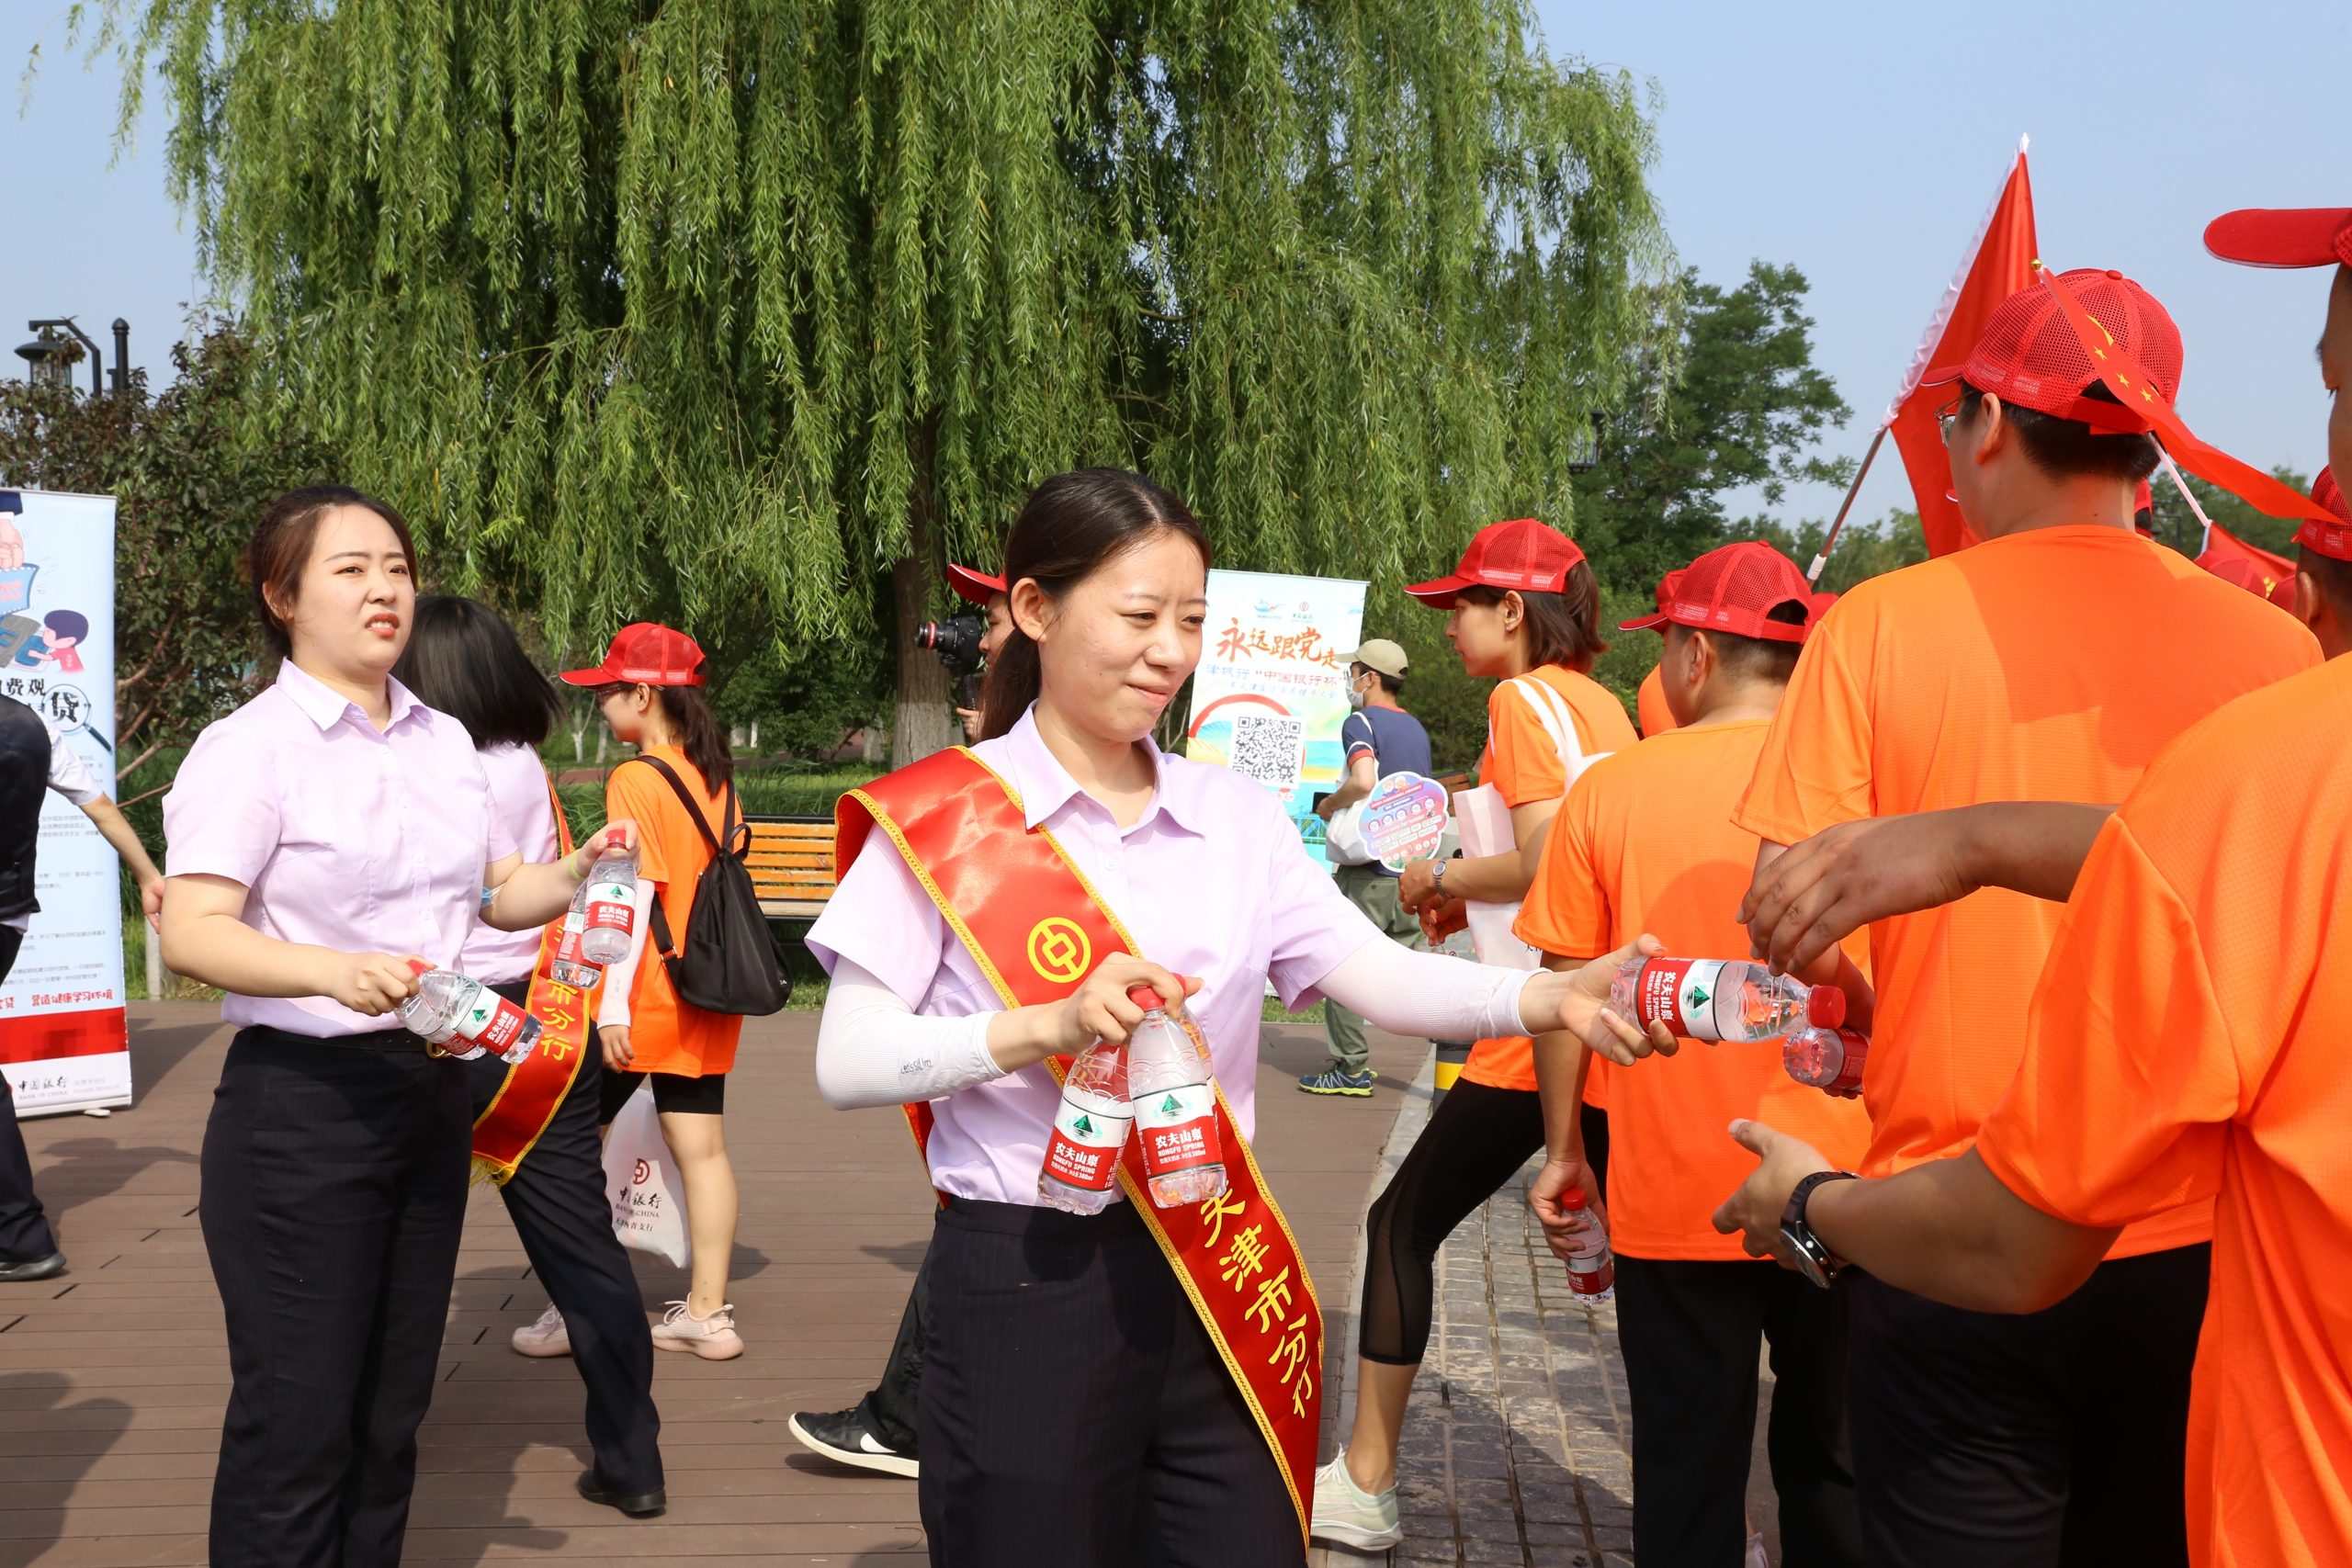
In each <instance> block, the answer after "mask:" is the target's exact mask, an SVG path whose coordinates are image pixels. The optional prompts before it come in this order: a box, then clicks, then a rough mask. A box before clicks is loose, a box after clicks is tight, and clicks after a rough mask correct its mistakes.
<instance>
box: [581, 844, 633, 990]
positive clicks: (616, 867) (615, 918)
mask: <svg viewBox="0 0 2352 1568" xmlns="http://www.w3.org/2000/svg"><path fill="white" fill-rule="evenodd" d="M580 886H582V887H583V888H585V889H586V890H587V893H588V900H587V903H586V904H585V906H584V907H583V908H582V910H581V913H582V917H583V919H584V921H585V928H584V929H583V930H582V931H581V933H580V955H581V956H582V958H585V959H586V960H587V961H588V962H589V963H591V964H599V965H602V964H617V963H619V962H620V961H621V960H622V959H624V958H627V957H628V939H629V938H630V937H631V936H632V935H633V934H635V932H636V931H637V852H636V851H635V850H622V851H615V850H607V851H605V854H604V856H603V858H602V859H600V860H598V861H597V862H596V863H595V865H594V868H593V869H591V870H590V871H589V873H588V880H587V881H585V882H583V883H582V884H581V885H580Z"/></svg>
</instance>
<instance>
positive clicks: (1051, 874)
mask: <svg viewBox="0 0 2352 1568" xmlns="http://www.w3.org/2000/svg"><path fill="white" fill-rule="evenodd" d="M833 822H834V843H833V874H834V876H835V878H836V880H838V879H839V878H840V877H842V876H844V875H846V874H848V872H849V868H850V864H851V863H852V862H854V860H856V859H857V856H858V852H859V851H860V850H862V849H863V848H865V843H866V840H867V839H868V837H869V836H870V834H871V832H872V829H876V828H879V829H882V832H883V834H884V835H885V836H886V837H887V838H888V840H889V841H890V843H892V844H893V845H895V846H896V847H897V849H898V852H899V854H900V855H901V856H902V857H903V858H904V859H905V861H906V863H907V868H908V869H909V870H910V871H912V872H913V873H914V874H915V879H916V880H917V881H919V882H921V883H922V886H923V890H924V891H925V892H926V893H928V894H929V895H930V896H931V900H932V902H933V904H935V905H936V906H938V908H939V913H940V915H941V917H942V918H943V919H945V920H946V921H947V925H948V928H949V929H950V930H951V931H954V932H955V933H956V939H957V940H958V941H959V942H962V943H963V944H964V951H965V952H967V953H970V954H971V956H972V961H973V962H974V963H975V964H978V966H979V970H980V973H981V974H983V975H985V976H988V980H989V984H990V985H991V986H993V987H996V993H997V996H998V997H999V998H1001V1000H1002V1001H1003V1003H1004V1005H1005V1006H1007V1007H1009V1008H1010V1007H1029V1006H1035V1005H1037V1004H1040V1003H1046V1002H1056V1001H1059V1000H1061V999H1062V998H1065V997H1067V996H1069V994H1070V993H1071V992H1072V991H1075V990H1076V989H1077V988H1078V987H1079V986H1080V983H1082V982H1083V981H1084V980H1085V978H1086V976H1088V975H1090V974H1091V973H1092V972H1093V970H1094V967H1095V965H1096V964H1100V963H1101V962H1102V961H1103V959H1104V958H1106V957H1108V956H1109V955H1111V954H1112V953H1135V952H1136V943H1135V941H1134V939H1133V938H1132V937H1130V936H1129V935H1128V934H1127V931H1126V928H1125V926H1123V925H1121V924H1120V923H1119V919H1118V917H1117V916H1116V915H1114V914H1113V913H1112V912H1111V910H1110V908H1108V907H1107V906H1106V905H1105V904H1104V903H1103V900H1102V898H1101V897H1100V896H1098V895H1097V894H1096V893H1095V891H1094V889H1093V888H1092V886H1090V885H1089V884H1088V883H1087V880H1086V878H1085V876H1084V874H1081V873H1080V871H1079V869H1078V868H1077V867H1076V866H1075V865H1073V864H1071V863H1070V862H1069V858H1068V857H1067V856H1065V855H1064V854H1063V852H1062V848H1061V846H1060V845H1059V844H1057V843H1056V842H1055V841H1054V837H1053V835H1052V834H1051V833H1048V832H1046V830H1045V829H1043V828H1039V829H1035V830H1032V829H1030V828H1029V826H1028V824H1027V821H1026V819H1025V818H1023V814H1022V807H1021V801H1020V797H1019V796H1018V795H1015V794H1014V793H1013V790H1012V785H1011V784H1007V783H1006V782H1005V781H1004V780H1003V779H1001V778H1000V777H999V776H998V775H997V774H996V773H994V772H993V771H991V770H990V769H989V766H988V764H986V763H985V762H982V761H980V760H979V759H978V757H975V756H974V755H973V754H972V753H971V752H969V751H967V750H963V749H962V748H960V747H959V748H956V749H955V750H947V751H942V752H939V753H938V754H937V755H935V756H931V757H926V758H924V759H923V760H922V761H920V762H916V763H914V764H913V765H911V766H910V767H904V768H900V769H899V771H898V772H896V773H891V774H889V775H888V777H885V778H881V779H877V780H876V781H875V782H874V783H873V784H869V785H867V786H866V787H865V788H864V789H860V790H852V791H851V792H850V793H849V794H847V795H843V796H842V797H841V800H840V802H839V803H838V805H836V807H834V812H833ZM1047 1066H1049V1067H1050V1068H1051V1069H1052V1071H1053V1075H1054V1081H1055V1082H1057V1083H1058V1082H1060V1081H1061V1078H1062V1076H1063V1075H1064V1074H1065V1073H1067V1072H1068V1071H1069V1057H1067V1056H1054V1057H1049V1058H1048V1059H1047ZM906 1113H907V1122H908V1125H909V1126H910V1128H911V1129H912V1130H913V1132H914V1135H915V1143H916V1145H918V1147H920V1146H922V1145H925V1144H927V1143H928V1141H929V1139H930V1136H931V1125H932V1115H931V1107H930V1106H928V1105H910V1106H908V1107H906ZM1216 1120H1217V1134H1218V1136H1219V1137H1221V1138H1222V1139H1223V1140H1224V1142H1225V1148H1226V1176H1227V1181H1228V1183H1229V1188H1228V1190H1227V1192H1226V1194H1225V1196H1224V1197H1222V1198H1218V1199H1214V1200H1212V1201H1209V1202H1206V1203H1203V1204H1201V1205H1199V1206H1198V1207H1197V1208H1192V1207H1187V1208H1183V1209H1160V1208H1155V1207H1154V1206H1153V1205H1152V1202H1151V1199H1150V1197H1149V1195H1148V1190H1147V1189H1146V1187H1145V1184H1144V1170H1143V1156H1142V1153H1141V1149H1140V1140H1136V1139H1130V1140H1129V1142H1128V1144H1127V1148H1126V1153H1125V1156H1123V1157H1122V1159H1121V1161H1120V1168H1119V1182H1120V1185H1121V1186H1122V1187H1123V1188H1124V1189H1125V1191H1126V1196H1127V1201H1128V1202H1129V1203H1131V1204H1132V1205H1134V1207H1135V1210H1136V1213H1138V1214H1140V1215H1142V1216H1143V1221H1144V1224H1146V1225H1147V1226H1148V1228H1149V1229H1150V1231H1151V1235H1152V1239H1153V1240H1155V1241H1157V1242H1158V1243H1159V1250H1160V1252H1161V1253H1162V1254H1164V1255H1165V1256H1166V1257H1167V1258H1168V1261H1169V1264H1170V1267H1171V1268H1173V1269H1175V1271H1176V1278H1177V1280H1178V1281H1179V1282H1181V1283H1182V1285H1183V1287H1184V1293H1185V1294H1186V1295H1187V1296H1189V1297H1191V1298H1192V1303H1193V1309H1194V1310H1195V1311H1196V1312H1198V1313H1199V1314H1200V1318H1201V1323H1202V1325H1204V1327H1206V1328H1207V1329H1208V1331H1209V1338H1210V1339H1211V1341H1213V1342H1214V1343H1215V1344H1216V1349H1217V1354H1218V1355H1219V1357H1221V1358H1222V1359H1224V1361H1225V1367H1226V1371H1227V1372H1228V1373H1230V1374H1231V1376H1232V1378H1233V1381H1234V1382H1235V1384H1236V1385H1237V1386H1238V1388H1239V1389H1240V1390H1241V1393H1242V1397H1243V1398H1244V1399H1245V1400H1247V1401H1248V1403H1249V1405H1250V1414H1252V1415H1253V1416H1256V1417H1257V1420H1258V1427H1259V1430H1260V1431H1261V1432H1262V1433H1263V1434H1264V1435H1265V1438H1266V1442H1267V1445H1268V1446H1269V1447H1270V1448H1272V1450H1273V1453H1274V1459H1275V1462H1276V1464H1277V1465H1278V1466H1279V1467H1280V1469H1281V1471H1282V1473H1283V1483H1284V1484H1285V1485H1287V1486H1288V1487H1289V1489H1290V1498H1291V1504H1292V1506H1294V1507H1295V1508H1296V1509H1297V1511H1298V1519H1299V1530H1300V1533H1301V1537H1302V1539H1304V1536H1305V1532H1306V1527H1307V1524H1308V1520H1309V1516H1310V1513H1311V1508H1312V1503H1311V1500H1312V1499H1313V1497H1314V1495H1315V1445H1316V1437H1317V1427H1318V1425H1319V1422H1320V1420H1321V1412H1322V1391H1321V1390H1320V1389H1319V1388H1318V1387H1317V1384H1316V1372H1317V1369H1319V1368H1320V1367H1321V1366H1322V1364H1323V1312H1322V1308H1321V1306H1320V1305H1319V1304H1318V1303H1317V1301H1316V1298H1315V1286H1314V1284H1313V1282H1312V1281H1311V1280H1308V1278H1307V1275H1306V1255H1305V1254H1304V1253H1302V1252H1301V1251H1300V1250H1299V1246H1298V1239H1297V1238H1296V1237H1295V1236H1294V1235H1292V1234H1291V1229H1290V1223H1289V1222H1288V1221H1287V1220H1285V1219H1283V1213H1282V1210H1281V1209H1280V1208H1278V1207H1276V1206H1275V1203H1274V1195H1273V1193H1272V1190H1270V1189H1269V1188H1268V1187H1267V1185H1266V1179H1265V1178H1264V1176H1263V1175H1261V1173H1260V1172H1259V1169H1258V1161H1257V1157H1256V1156H1254V1155H1253V1154H1251V1153H1250V1145H1249V1143H1248V1142H1247V1141H1246V1140H1245V1139H1244V1138H1243V1137H1242V1136H1241V1129H1240V1128H1239V1127H1238V1125H1236V1124H1235V1122H1234V1120H1233V1110H1232V1108H1231V1107H1230V1106H1228V1105H1227V1103H1226V1100H1225V1095H1224V1093H1223V1091H1222V1090H1220V1091H1219V1092H1218V1094H1217V1100H1216Z"/></svg>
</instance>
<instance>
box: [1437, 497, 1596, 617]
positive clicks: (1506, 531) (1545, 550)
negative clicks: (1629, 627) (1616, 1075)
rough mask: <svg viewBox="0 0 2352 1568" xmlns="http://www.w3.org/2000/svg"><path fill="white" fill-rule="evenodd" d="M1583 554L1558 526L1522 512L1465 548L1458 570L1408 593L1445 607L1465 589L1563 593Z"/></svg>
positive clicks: (1481, 531)
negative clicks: (1524, 514) (1537, 519)
mask: <svg viewBox="0 0 2352 1568" xmlns="http://www.w3.org/2000/svg"><path fill="white" fill-rule="evenodd" d="M1583 559H1584V552H1583V551H1582V550H1580V549H1578V548H1577V542H1576V541H1575V540H1574V539H1571V538H1569V537H1568V536H1566V534H1563V533H1561V532H1560V531H1559V530H1558V529H1557V528H1555V527H1553V526H1552V525H1549V524H1547V523H1539V522H1537V521H1536V520H1535V519H1534V518H1532V517H1519V518H1514V519H1512V520H1511V521H1510V522H1509V523H1489V524H1487V525H1486V526H1485V527H1484V528H1481V529H1479V530H1478V536H1477V537H1476V538H1474V539H1472V540H1471V541H1470V547H1469V548H1468V549H1466V550H1464V551H1463V552H1462V559H1461V562H1460V563H1459V564H1458V565H1456V566H1455V567H1454V569H1453V571H1452V573H1450V574H1449V575H1447V576H1444V577H1433V578H1431V579H1430V581H1427V582H1416V583H1414V584H1412V585H1411V586H1410V587H1408V588H1407V589H1406V590H1405V592H1408V593H1409V594H1411V595H1412V596H1413V597H1414V598H1416V599H1419V601H1420V602H1421V603H1422V604H1428V605H1430V606H1432V607H1434V608H1436V609H1440V610H1450V609H1452V608H1453V602H1454V600H1455V599H1456V598H1458V597H1459V596H1460V595H1461V592H1462V591H1463V590H1464V589H1465V588H1492V589H1494V590H1495V591H1496V592H1504V593H1507V592H1510V591H1511V590H1513V589H1517V590H1518V591H1519V592H1521V593H1557V592H1560V591H1561V590H1562V589H1563V588H1565V587H1566V585H1567V581H1568V573H1569V572H1570V571H1572V570H1575V569H1576V568H1577V565H1578V563H1580V562H1581V561H1582V560H1583Z"/></svg>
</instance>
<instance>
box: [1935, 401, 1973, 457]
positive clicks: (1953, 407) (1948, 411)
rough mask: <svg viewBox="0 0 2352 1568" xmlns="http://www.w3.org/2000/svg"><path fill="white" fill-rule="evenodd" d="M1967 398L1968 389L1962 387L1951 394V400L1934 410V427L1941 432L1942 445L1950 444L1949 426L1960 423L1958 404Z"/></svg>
mask: <svg viewBox="0 0 2352 1568" xmlns="http://www.w3.org/2000/svg"><path fill="white" fill-rule="evenodd" d="M1967 400H1968V389H1967V388H1965V387H1962V389H1960V390H1959V391H1957V392H1954V393H1953V394H1952V395H1951V401H1950V402H1948V403H1946V404H1945V405H1944V406H1943V407H1941V408H1939V409H1938V410H1937V411H1936V428H1937V429H1938V430H1939V431H1941V432H1942V433H1943V439H1944V445H1945V446H1951V427H1952V426H1953V425H1955V424H1958V423H1960V405H1961V404H1962V403H1964V402H1966V401H1967Z"/></svg>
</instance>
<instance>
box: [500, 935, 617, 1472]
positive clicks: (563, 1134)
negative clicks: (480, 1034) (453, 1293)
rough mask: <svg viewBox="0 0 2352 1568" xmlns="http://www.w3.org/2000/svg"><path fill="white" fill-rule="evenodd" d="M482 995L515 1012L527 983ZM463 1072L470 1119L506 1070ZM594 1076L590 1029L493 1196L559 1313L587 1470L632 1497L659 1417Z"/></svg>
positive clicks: (598, 1065)
mask: <svg viewBox="0 0 2352 1568" xmlns="http://www.w3.org/2000/svg"><path fill="white" fill-rule="evenodd" d="M493 988H494V989H496V990H497V992H498V993H499V994H500V995H501V996H503V997H505V998H507V999H508V1000H509V1001H513V1002H515V1003H518V1004H519V1003H520V1002H522V1001H523V999H524V998H525V996H526V993H527V992H528V991H529V988H530V986H529V982H527V981H517V982H515V984H513V985H509V986H499V987H493ZM464 1066H465V1071H466V1086H467V1088H468V1089H469V1091H470V1093H471V1097H472V1105H473V1109H472V1112H471V1114H473V1115H474V1116H480V1115H481V1113H482V1111H483V1110H484V1109H485V1108H487V1107H488V1106H489V1104H490V1102H491V1100H492V1099H493V1098H494V1097H495V1096H496V1095H497V1093H498V1089H499V1086H500V1085H501V1084H503V1083H504V1082H505V1081H506V1075H507V1074H508V1072H509V1071H511V1070H512V1069H510V1068H509V1067H508V1066H506V1064H505V1063H503V1062H502V1061H500V1060H499V1059H498V1058H497V1057H495V1056H492V1055H481V1056H479V1057H477V1058H475V1059H474V1060H473V1061H470V1062H468V1063H466V1064H464ZM603 1068H604V1063H603V1058H602V1055H601V1053H600V1052H599V1051H598V1049H597V1046H596V1040H595V1032H594V1030H591V1031H590V1032H589V1040H588V1047H587V1053H586V1055H585V1057H584V1058H583V1059H582V1062H581V1064H580V1071H579V1073H578V1074H577V1075H575V1076H574V1077H573V1078H572V1080H571V1089H570V1091H569V1092H567V1093H566V1094H565V1095H564V1097H563V1103H562V1104H561V1105H560V1106H558V1107H557V1108H556V1113H555V1118H554V1120H553V1121H551V1122H548V1129H547V1131H546V1132H544V1133H542V1134H539V1141H538V1142H537V1144H535V1145H532V1146H531V1152H530V1153H529V1154H528V1155H526V1156H524V1160H523V1163H522V1164H521V1165H520V1166H518V1167H516V1168H515V1175H514V1177H513V1179H510V1180H509V1181H508V1182H507V1183H506V1185H505V1186H503V1187H502V1188H500V1189H499V1190H498V1195H499V1196H500V1197H501V1198H503V1199H504V1200H505V1201H506V1216H507V1218H509V1219H511V1220H513V1221H514V1222H515V1235H517V1236H519V1237H521V1238H522V1242H523V1251H524V1253H525V1255H526V1256H527V1257H528V1258H530V1260H531V1271H532V1272H533V1273H535V1274H537V1276H538V1277H539V1282H540V1283H541V1284H542V1285H544V1286H546V1287H547V1292H548V1300H550V1301H552V1302H553V1303H555V1304H556V1309H557V1310H558V1311H560V1312H561V1313H562V1314H563V1326H564V1331H565V1332H566V1333H567V1334H568V1335H570V1336H571V1363H572V1365H573V1366H574V1367H576V1368H578V1369H579V1371H580V1381H581V1382H583V1383H585V1384H586V1385H587V1388H588V1416H587V1425H588V1443H589V1446H590V1447H591V1448H593V1449H594V1450H595V1453H596V1469H597V1471H598V1472H599V1473H601V1474H602V1475H603V1476H604V1478H605V1482H606V1483H608V1484H609V1485H610V1486H611V1487H612V1488H613V1489H614V1490H615V1491H616V1492H623V1493H630V1494H637V1493H645V1492H651V1491H653V1490H655V1489H656V1488H658V1487H660V1486H661V1485H662V1447H661V1442H660V1438H661V1432H662V1416H661V1413H660V1412H659V1411H657V1410H656V1409H654V1407H653V1336H652V1333H651V1331H650V1329H649V1328H648V1327H647V1326H646V1322H645V1306H644V1303H643V1301H642V1300H641V1299H640V1298H639V1294H638V1289H637V1276H636V1275H635V1274H633V1273H632V1272H630V1270H629V1266H628V1249H627V1248H625V1247H622V1246H621V1244H620V1240H619V1238H618V1237H616V1236H615V1235H613V1206H612V1201H611V1200H610V1199H608V1198H607V1197H605V1164H604V1147H603V1145H601V1144H600V1143H599V1142H598V1141H597V1136H596V1128H597V1110H598V1099H597V1097H598V1092H599V1089H600V1079H599V1075H600V1074H601V1073H602V1071H603Z"/></svg>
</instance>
